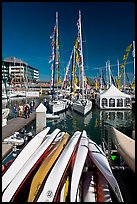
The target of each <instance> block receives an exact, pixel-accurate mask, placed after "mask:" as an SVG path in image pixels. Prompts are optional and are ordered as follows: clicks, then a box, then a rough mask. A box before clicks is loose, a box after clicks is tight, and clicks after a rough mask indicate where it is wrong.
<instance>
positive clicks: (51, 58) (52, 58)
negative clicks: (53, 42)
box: [49, 51, 55, 63]
mask: <svg viewBox="0 0 137 204" xmlns="http://www.w3.org/2000/svg"><path fill="white" fill-rule="evenodd" d="M54 58H55V54H54V51H53V52H52V54H51V56H50V60H49V63H51V62H52V61H54Z"/></svg>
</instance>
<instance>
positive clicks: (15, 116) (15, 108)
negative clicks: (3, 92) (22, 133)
mask: <svg viewBox="0 0 137 204" xmlns="http://www.w3.org/2000/svg"><path fill="white" fill-rule="evenodd" d="M17 114H18V113H17V105H16V103H15V104H14V107H13V115H14V118H17Z"/></svg>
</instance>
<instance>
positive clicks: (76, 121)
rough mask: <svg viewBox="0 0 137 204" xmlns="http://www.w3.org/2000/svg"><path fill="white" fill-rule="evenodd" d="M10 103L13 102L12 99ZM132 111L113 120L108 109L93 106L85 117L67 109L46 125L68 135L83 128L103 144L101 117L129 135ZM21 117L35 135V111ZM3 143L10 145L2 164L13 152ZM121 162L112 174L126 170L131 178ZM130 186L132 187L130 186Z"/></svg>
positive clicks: (17, 101)
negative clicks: (26, 116)
mask: <svg viewBox="0 0 137 204" xmlns="http://www.w3.org/2000/svg"><path fill="white" fill-rule="evenodd" d="M45 97H46V99H47V101H48V100H49V97H48V96H45ZM45 97H43V98H41V99H36V100H35V101H36V104H37V106H38V104H40V103H41V102H43V103H44V98H45ZM15 101H16V103H17V104H20V103H21V102H22V101H23V99H18V100H17V99H16V100H15ZM12 104H14V103H13V101H12ZM134 111H135V110H127V111H126V110H125V111H124V117H120V119H119V120H117V119H116V117H115V120H114V118H113V117H112V116H109V117H107V118H106V114H107V113H108V111H105V110H104V111H103V114H101V113H102V110H99V109H98V108H97V107H96V108H93V109H92V110H91V112H90V113H89V114H88V115H87V116H85V117H83V116H82V115H79V114H78V113H77V112H75V111H73V110H71V109H68V110H66V111H65V112H62V113H59V114H58V116H59V118H56V119H55V118H52V119H49V120H47V127H48V126H49V127H50V131H51V132H52V131H54V130H55V128H59V129H60V130H62V131H66V132H68V133H69V134H70V137H71V136H72V135H73V134H74V132H75V131H76V130H79V131H82V130H83V129H85V130H86V131H87V134H88V137H90V138H91V139H92V140H93V141H95V142H96V143H97V144H99V145H101V144H103V143H102V142H101V141H102V134H103V133H102V122H101V121H102V120H103V119H104V120H106V119H107V120H106V122H107V123H108V122H109V123H110V124H113V125H115V127H116V128H118V129H119V130H122V131H124V132H125V133H128V136H129V137H131V135H132V130H133V129H135V126H134V125H135V118H134V116H135V115H134ZM113 112H115V115H116V114H118V113H119V111H116V110H115V111H110V110H109V115H110V113H111V114H112V115H113ZM10 114H11V115H10V116H9V117H12V113H10ZM47 114H48V113H47ZM34 115H35V116H34ZM100 116H101V117H100ZM17 119H22V118H17ZM23 119H24V120H25V121H26V122H25V128H26V129H27V131H31V130H33V134H34V135H36V112H35V111H34V112H33V113H32V114H30V118H28V119H25V118H23ZM14 120H15V121H16V119H11V120H9V121H8V122H9V124H10V122H12V121H14ZM114 121H115V122H114ZM125 121H126V123H125ZM127 124H128V126H127ZM5 127H6V126H5ZM5 127H3V128H5ZM22 127H23V126H18V131H19V129H22ZM32 127H33V128H32ZM14 130H15V131H17V128H16V129H14ZM14 130H13V131H14ZM34 138H35V137H34ZM106 141H107V140H106ZM107 142H108V141H107ZM3 145H6V147H5V148H7V146H10V150H9V149H8V150H6V149H5V151H7V154H5V153H4V152H5V151H4V149H2V152H3V164H4V157H5V156H6V155H8V154H9V155H10V156H9V159H10V158H11V154H13V153H15V152H14V151H13V146H11V145H8V144H3ZM12 151H13V152H12ZM105 151H106V154H107V155H108V151H109V149H108V151H107V148H106V149H105ZM114 152H115V151H114ZM114 152H113V155H114ZM16 153H17V152H16ZM17 154H18V153H17ZM115 155H116V157H117V159H118V153H117V152H115ZM16 156H17V155H16ZM5 158H6V157H5ZM12 158H14V157H13V156H12ZM15 158H16V157H15ZM108 159H109V158H108ZM6 161H7V159H6ZM111 163H112V160H111ZM123 164H124V163H122V161H121V166H122V167H121V170H120V163H119V162H118V163H117V162H116V164H113V165H112V170H113V172H114V174H115V175H116V176H117V177H118V178H119V175H118V174H117V173H118V172H121V173H122V172H123V173H122V174H121V176H122V175H123V176H124V175H125V174H126V172H127V171H128V172H129V173H130V174H131V178H132V176H133V175H132V173H131V172H130V171H131V170H130V169H129V168H128V166H127V165H125V164H124V167H123ZM118 168H119V170H118ZM122 168H124V169H125V170H122ZM130 174H129V175H130ZM123 176H122V177H123ZM120 179H121V177H120V178H119V180H120ZM119 180H118V181H119ZM122 183H123V180H121V185H122V188H123V185H124V188H126V192H127V191H129V190H128V187H127V184H125V183H124V184H122ZM130 188H132V187H130ZM132 193H133V192H132ZM132 193H131V194H128V197H129V198H128V199H129V200H130V199H131V200H133V199H134V196H133V194H132ZM125 196H126V195H125ZM132 196H133V197H132ZM123 199H124V198H123Z"/></svg>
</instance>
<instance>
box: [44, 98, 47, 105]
mask: <svg viewBox="0 0 137 204" xmlns="http://www.w3.org/2000/svg"><path fill="white" fill-rule="evenodd" d="M46 105H47V100H46V98H44V106H46Z"/></svg>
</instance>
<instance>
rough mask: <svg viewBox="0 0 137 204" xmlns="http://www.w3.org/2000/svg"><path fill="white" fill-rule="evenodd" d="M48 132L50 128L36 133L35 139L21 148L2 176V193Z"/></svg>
mask: <svg viewBox="0 0 137 204" xmlns="http://www.w3.org/2000/svg"><path fill="white" fill-rule="evenodd" d="M49 130H50V127H47V128H46V129H44V130H42V131H41V132H40V133H38V134H37V135H36V136H35V137H33V138H32V140H31V141H30V142H29V143H28V144H27V145H26V146H25V147H24V148H23V150H22V151H21V152H20V154H19V155H18V156H17V157H16V159H15V160H14V162H13V163H12V164H11V166H10V168H8V170H7V171H6V172H5V174H4V175H3V176H2V192H3V191H4V190H5V189H6V187H7V186H8V185H9V184H10V182H11V181H12V180H13V178H14V177H15V176H16V175H17V173H18V172H19V171H20V169H21V168H22V167H23V166H24V164H25V163H26V162H27V160H28V159H29V158H30V157H31V155H32V154H33V153H34V152H35V151H36V149H37V148H38V147H39V146H40V145H41V143H42V142H43V140H44V138H45V137H46V135H47V133H48V132H49Z"/></svg>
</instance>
